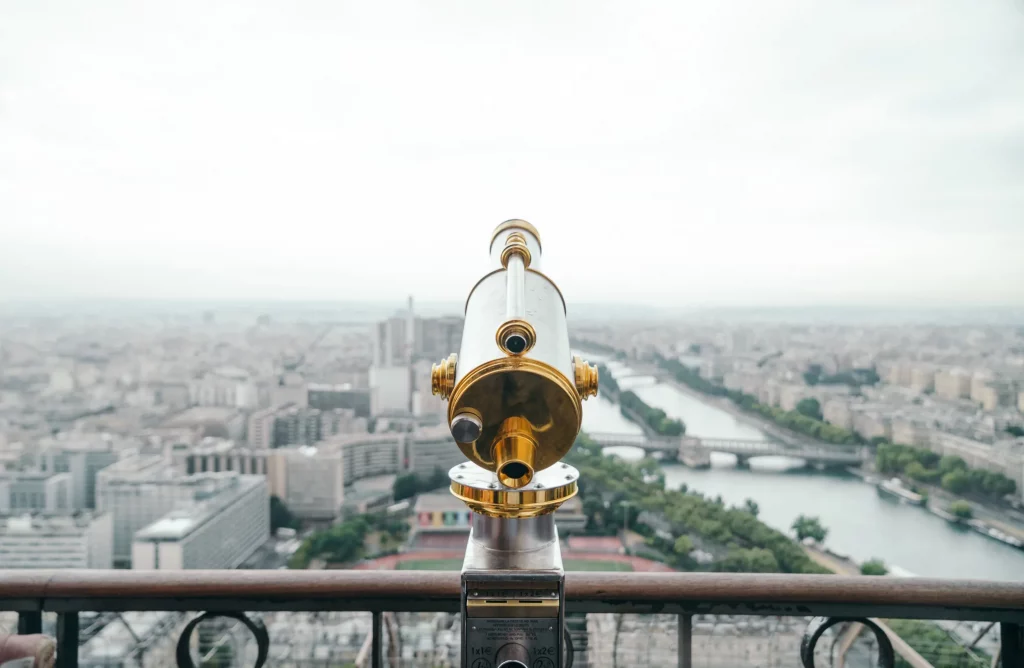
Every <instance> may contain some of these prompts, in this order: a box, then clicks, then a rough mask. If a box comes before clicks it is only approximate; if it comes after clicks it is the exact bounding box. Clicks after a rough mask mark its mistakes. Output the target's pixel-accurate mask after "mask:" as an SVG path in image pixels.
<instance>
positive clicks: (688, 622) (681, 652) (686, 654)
mask: <svg viewBox="0 0 1024 668" xmlns="http://www.w3.org/2000/svg"><path fill="white" fill-rule="evenodd" d="M678 627H679V628H678V633H679V649H678V650H677V651H676V654H677V655H678V657H679V658H678V661H679V668H693V617H691V616H690V615H679V624H678Z"/></svg>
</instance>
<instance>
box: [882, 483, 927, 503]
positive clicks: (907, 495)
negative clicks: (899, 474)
mask: <svg viewBox="0 0 1024 668" xmlns="http://www.w3.org/2000/svg"><path fill="white" fill-rule="evenodd" d="M876 487H877V489H878V492H879V493H880V494H882V495H883V496H889V497H892V498H895V499H896V500H898V501H899V502H900V503H908V504H910V505H912V506H923V505H924V496H922V495H921V494H918V493H917V492H914V491H911V490H909V489H907V488H906V487H904V486H903V483H902V482H901V481H900V479H899V478H892V479H890V480H883V481H882V482H880V483H878V485H877V486H876Z"/></svg>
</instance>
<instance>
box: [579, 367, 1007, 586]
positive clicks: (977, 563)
mask: <svg viewBox="0 0 1024 668" xmlns="http://www.w3.org/2000/svg"><path fill="white" fill-rule="evenodd" d="M588 357H590V358H591V359H594V358H600V356H599V355H593V354H589V355H588ZM610 367H611V370H612V373H613V375H614V376H615V377H616V380H617V381H618V382H619V385H620V387H621V388H622V389H632V390H633V391H634V392H636V394H637V395H639V396H640V398H641V399H643V400H644V401H645V402H647V403H648V404H649V405H651V406H656V407H658V408H661V409H662V410H664V411H665V412H666V413H668V415H669V416H671V417H677V418H680V419H682V420H683V421H684V422H685V423H686V430H687V433H688V434H692V435H694V436H704V437H707V438H743V439H765V438H766V436H765V435H764V434H763V433H762V432H761V431H760V430H758V429H757V428H756V427H753V426H751V425H749V424H745V423H743V422H741V421H739V420H737V419H736V418H735V417H733V416H732V415H730V414H729V413H726V412H725V411H723V410H721V409H719V408H717V407H714V406H711V405H709V404H706V403H704V402H703V401H701V400H700V399H698V398H696V397H694V396H691V395H689V394H685V393H683V392H681V391H679V390H677V389H676V388H674V387H672V386H669V385H664V384H661V383H657V382H655V381H654V379H653V378H651V377H643V376H635V375H631V374H632V372H631V371H630V370H629V369H628V368H627V367H624V366H622V365H620V364H616V363H614V362H612V363H610ZM583 428H584V429H585V430H586V431H591V432H595V433H596V432H608V433H631V434H637V433H641V430H640V428H639V427H638V426H636V425H635V424H633V423H632V422H630V421H628V420H626V419H625V418H624V417H622V415H621V414H620V413H619V408H618V406H617V405H616V404H614V403H612V402H610V401H608V400H607V399H605V398H603V397H600V396H598V397H597V398H596V399H591V400H590V401H588V402H586V403H585V404H584V407H583ZM606 451H608V452H609V454H616V455H619V456H621V457H623V458H627V459H637V458H639V457H642V456H643V451H642V450H639V449H637V448H607V449H606ZM797 463H798V461H797V460H791V459H788V458H784V457H763V458H756V459H753V460H751V462H750V470H740V469H736V468H735V458H734V457H733V456H732V455H727V454H718V453H714V454H712V456H711V464H712V465H711V468H710V469H705V470H700V471H698V470H693V469H689V468H687V467H685V466H683V465H681V464H677V463H675V462H671V463H669V462H666V463H665V465H664V470H665V481H666V484H667V485H668V486H669V487H672V488H678V487H679V486H680V485H681V484H683V483H686V484H687V485H688V486H689V487H690V488H691V489H694V490H697V491H700V492H701V493H703V494H705V495H710V496H718V495H721V496H722V499H723V500H724V501H725V502H726V503H727V504H729V505H739V504H742V503H743V502H744V500H745V499H748V498H749V499H753V500H754V501H755V502H756V503H757V504H758V506H759V507H760V509H761V510H760V515H759V517H760V519H761V520H762V521H764V522H765V523H767V524H768V525H770V526H772V527H774V528H776V529H779V530H781V531H784V532H786V533H789V527H790V525H792V523H793V520H794V519H796V517H797V516H798V515H801V514H806V515H816V516H818V517H819V518H820V519H821V522H822V524H823V525H824V526H825V527H826V528H827V529H828V531H829V533H828V538H827V539H826V541H825V544H826V546H827V547H829V548H830V549H832V550H833V551H835V552H838V553H840V554H846V555H849V556H851V557H853V558H854V559H856V560H857V561H864V560H866V559H870V558H873V557H878V558H881V559H883V560H884V561H885V562H886V564H888V565H889V566H890V568H891V569H892V570H893V572H894V573H897V574H902V575H920V576H930V577H945V578H982V579H992V580H1024V551H1020V550H1016V549H1014V548H1011V547H1008V546H1005V545H1001V544H999V543H997V542H995V541H993V540H990V539H988V538H985V537H983V536H980V535H978V534H976V533H973V532H968V531H966V530H961V529H957V528H955V527H953V526H950V525H949V524H948V523H946V522H945V521H944V520H942V519H940V518H938V517H935V516H934V515H932V514H931V513H929V512H927V511H926V510H924V509H923V508H917V507H913V506H906V505H901V504H899V503H896V502H893V501H890V500H889V499H887V498H885V497H881V496H879V495H878V493H877V492H876V490H875V488H874V486H873V485H870V484H867V483H865V482H863V481H862V480H860V478H857V477H855V476H852V475H849V474H845V473H821V472H809V471H807V470H804V469H797V468H794V465H795V464H797Z"/></svg>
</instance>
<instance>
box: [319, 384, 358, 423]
mask: <svg viewBox="0 0 1024 668" xmlns="http://www.w3.org/2000/svg"><path fill="white" fill-rule="evenodd" d="M307 397H308V403H309V407H310V408H317V409H319V410H322V411H329V410H334V409H336V408H340V409H347V410H351V411H353V412H354V413H355V416H356V417H364V418H365V417H369V416H370V390H369V389H354V388H352V387H350V386H348V385H326V384H317V383H310V384H309V386H308V390H307Z"/></svg>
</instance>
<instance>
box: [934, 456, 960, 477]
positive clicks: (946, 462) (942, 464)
mask: <svg viewBox="0 0 1024 668" xmlns="http://www.w3.org/2000/svg"><path fill="white" fill-rule="evenodd" d="M939 470H940V471H942V473H943V474H945V473H950V472H952V471H957V470H960V471H966V470H967V462H965V461H964V460H963V459H961V458H960V457H957V456H956V455H946V456H945V457H943V458H942V459H940V460H939Z"/></svg>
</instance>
